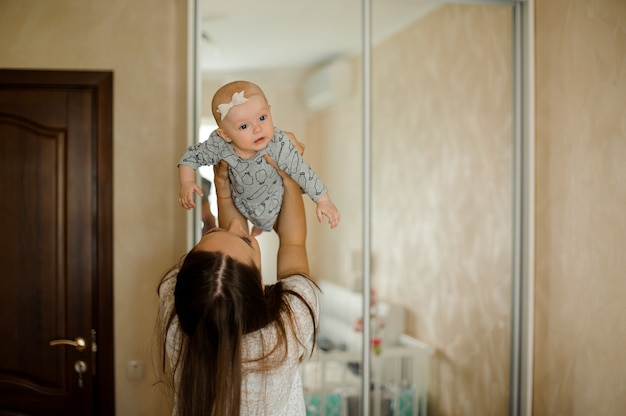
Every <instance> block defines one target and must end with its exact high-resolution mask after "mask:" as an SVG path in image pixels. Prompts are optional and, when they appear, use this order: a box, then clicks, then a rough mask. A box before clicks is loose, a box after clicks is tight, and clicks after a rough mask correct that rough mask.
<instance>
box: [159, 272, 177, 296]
mask: <svg viewBox="0 0 626 416" xmlns="http://www.w3.org/2000/svg"><path fill="white" fill-rule="evenodd" d="M176 276H178V268H177V267H176V268H173V269H171V270H170V271H168V272H167V273H166V274H165V276H163V279H161V283H160V284H159V289H158V294H159V298H161V300H162V301H163V300H165V299H167V298H170V297H171V298H173V297H174V290H175V289H176Z"/></svg>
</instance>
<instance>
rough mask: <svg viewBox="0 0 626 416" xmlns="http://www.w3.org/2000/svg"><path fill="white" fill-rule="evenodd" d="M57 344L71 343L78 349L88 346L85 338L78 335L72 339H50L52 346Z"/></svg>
mask: <svg viewBox="0 0 626 416" xmlns="http://www.w3.org/2000/svg"><path fill="white" fill-rule="evenodd" d="M57 345H70V346H72V347H75V348H76V350H78V351H82V350H84V349H85V347H86V346H87V344H86V343H85V339H84V338H81V337H77V338H76V339H75V340H71V339H53V340H52V341H50V346H52V347H54V346H57Z"/></svg>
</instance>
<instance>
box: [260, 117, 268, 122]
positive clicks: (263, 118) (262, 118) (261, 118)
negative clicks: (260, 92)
mask: <svg viewBox="0 0 626 416" xmlns="http://www.w3.org/2000/svg"><path fill="white" fill-rule="evenodd" d="M266 118H267V116H261V117H259V120H261V121H264V120H265V119H266Z"/></svg>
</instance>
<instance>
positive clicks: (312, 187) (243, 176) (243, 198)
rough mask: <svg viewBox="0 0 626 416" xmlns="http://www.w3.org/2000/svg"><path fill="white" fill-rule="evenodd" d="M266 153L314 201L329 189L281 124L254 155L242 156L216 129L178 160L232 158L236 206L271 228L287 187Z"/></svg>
mask: <svg viewBox="0 0 626 416" xmlns="http://www.w3.org/2000/svg"><path fill="white" fill-rule="evenodd" d="M264 154H268V155H269V156H270V157H271V158H272V159H273V160H274V161H275V162H276V163H277V164H278V166H279V167H280V168H281V169H282V170H284V171H285V172H286V173H287V174H289V176H291V177H292V178H293V179H294V180H295V181H296V182H297V183H298V185H300V188H302V190H303V192H306V193H307V194H308V195H309V196H310V197H311V199H312V200H313V201H317V200H318V199H319V197H320V196H322V195H324V194H325V193H326V192H328V190H327V189H326V186H325V185H324V184H323V183H322V181H321V179H320V178H319V177H318V176H317V175H316V174H315V172H314V171H313V169H311V167H310V166H309V165H308V164H307V163H306V162H305V161H304V159H303V158H302V156H301V155H300V153H298V149H296V147H295V146H294V145H293V143H292V142H291V140H290V139H289V137H288V136H286V135H285V133H283V132H282V131H281V130H279V129H277V128H274V137H273V138H272V140H271V141H270V142H269V143H268V145H267V147H266V148H265V149H263V150H261V151H259V152H257V154H256V155H254V157H252V158H250V159H242V158H241V157H239V156H238V155H237V154H236V153H235V149H234V148H233V145H232V143H228V142H227V141H226V140H224V139H222V138H221V137H220V136H219V135H218V134H217V131H213V132H212V133H211V135H210V136H209V138H208V139H207V140H206V141H204V142H202V143H196V144H195V145H193V146H190V147H189V149H187V151H186V152H185V154H184V155H183V157H182V158H181V159H180V161H179V162H178V164H179V165H186V166H189V167H191V168H192V169H194V170H195V169H198V168H199V167H200V166H212V165H215V164H216V163H219V162H220V160H225V161H226V162H228V176H229V177H230V183H231V190H232V197H233V201H234V203H235V206H236V207H237V209H239V211H240V212H241V213H242V214H243V215H244V216H245V217H246V218H248V219H249V220H250V221H251V222H252V224H254V225H255V226H256V227H258V228H260V229H261V230H263V231H271V230H272V227H273V225H274V222H275V221H276V218H277V217H278V213H279V212H280V207H281V205H282V201H283V195H284V193H285V190H284V188H283V181H282V179H281V178H280V175H279V174H278V172H276V169H274V168H273V167H272V166H271V165H270V164H269V163H267V162H266V161H265V158H263V155H264Z"/></svg>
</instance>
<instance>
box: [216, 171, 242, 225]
mask: <svg viewBox="0 0 626 416" xmlns="http://www.w3.org/2000/svg"><path fill="white" fill-rule="evenodd" d="M213 182H214V183H215V193H216V194H217V223H218V226H220V227H222V228H223V227H227V226H228V224H230V223H231V222H232V221H233V220H237V221H239V222H240V223H241V227H242V228H243V229H244V230H247V229H248V220H246V218H245V217H244V216H243V215H242V214H241V212H239V210H238V209H237V207H236V206H235V203H234V202H233V199H232V195H231V189H230V178H229V177H228V163H226V162H225V161H223V160H221V161H220V163H217V164H215V165H213Z"/></svg>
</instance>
